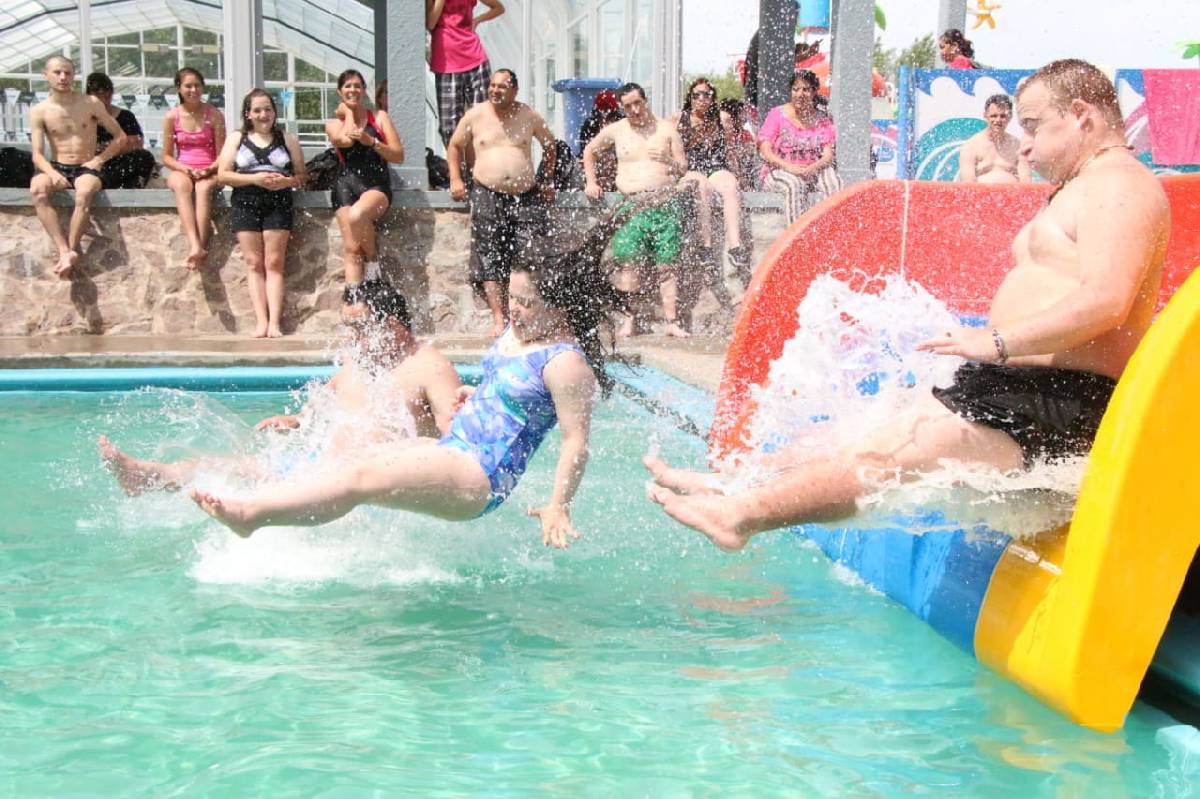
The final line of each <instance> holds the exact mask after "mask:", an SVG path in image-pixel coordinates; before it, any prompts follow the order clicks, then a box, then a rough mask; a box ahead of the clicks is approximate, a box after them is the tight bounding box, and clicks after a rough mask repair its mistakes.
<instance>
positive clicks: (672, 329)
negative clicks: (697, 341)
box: [662, 319, 692, 338]
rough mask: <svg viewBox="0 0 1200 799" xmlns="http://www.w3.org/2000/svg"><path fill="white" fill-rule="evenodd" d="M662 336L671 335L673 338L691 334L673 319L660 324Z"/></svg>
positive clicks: (685, 336)
mask: <svg viewBox="0 0 1200 799" xmlns="http://www.w3.org/2000/svg"><path fill="white" fill-rule="evenodd" d="M662 333H663V335H664V336H672V337H673V338H691V337H692V334H691V333H689V332H687V331H686V330H684V329H683V328H682V327H680V326H679V323H678V322H676V321H675V320H674V319H672V320H671V321H669V322H667V323H666V324H664V325H663V326H662Z"/></svg>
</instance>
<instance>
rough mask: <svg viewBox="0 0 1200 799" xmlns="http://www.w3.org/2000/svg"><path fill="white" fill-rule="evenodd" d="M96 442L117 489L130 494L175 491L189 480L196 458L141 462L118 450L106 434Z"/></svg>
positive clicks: (194, 469) (194, 467)
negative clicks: (115, 481) (193, 459)
mask: <svg viewBox="0 0 1200 799" xmlns="http://www.w3.org/2000/svg"><path fill="white" fill-rule="evenodd" d="M97 443H98V444H99V446H100V460H102V461H104V465H105V466H106V467H107V468H108V470H109V471H110V472H112V473H113V476H114V477H116V478H117V483H118V484H119V485H120V486H121V490H122V491H124V492H125V493H126V494H128V495H129V496H131V497H134V496H137V495H138V494H141V493H142V492H143V491H153V490H161V491H178V490H179V489H180V488H181V487H182V486H183V485H184V484H185V483H187V482H188V481H189V480H191V479H192V476H193V475H194V474H195V471H196V461H192V460H187V461H180V462H179V463H160V462H158V461H143V460H138V459H137V458H131V457H129V456H128V455H126V454H125V453H124V452H121V450H119V449H117V447H116V445H115V444H113V443H112V442H111V441H109V440H108V437H107V436H100V439H99V441H98V442H97Z"/></svg>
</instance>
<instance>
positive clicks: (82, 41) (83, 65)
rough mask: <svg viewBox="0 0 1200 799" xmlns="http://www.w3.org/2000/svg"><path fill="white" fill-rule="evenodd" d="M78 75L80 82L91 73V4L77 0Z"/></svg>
mask: <svg viewBox="0 0 1200 799" xmlns="http://www.w3.org/2000/svg"><path fill="white" fill-rule="evenodd" d="M78 69H79V74H78V75H77V76H76V77H78V78H79V79H80V82H84V81H86V80H87V76H88V75H90V74H91V73H92V4H91V0H79V65H78Z"/></svg>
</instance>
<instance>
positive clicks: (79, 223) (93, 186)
mask: <svg viewBox="0 0 1200 799" xmlns="http://www.w3.org/2000/svg"><path fill="white" fill-rule="evenodd" d="M102 188H104V184H103V183H101V182H100V178H98V177H96V176H95V175H80V176H79V177H78V178H76V179H75V210H74V211H73V212H72V213H71V224H70V230H69V232H68V233H67V248H68V250H67V251H68V253H69V255H70V259H69V260H70V262H71V267H72V268H73V267H74V266H75V264H76V262H77V261H78V260H79V243H80V242H81V241H82V240H83V231H84V230H86V229H87V226H88V221H89V220H90V219H91V217H92V202H93V201H94V200H95V199H96V195H97V194H98V193H99V192H100V189H102Z"/></svg>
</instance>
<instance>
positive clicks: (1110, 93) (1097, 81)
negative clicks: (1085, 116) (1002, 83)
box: [1017, 58, 1125, 128]
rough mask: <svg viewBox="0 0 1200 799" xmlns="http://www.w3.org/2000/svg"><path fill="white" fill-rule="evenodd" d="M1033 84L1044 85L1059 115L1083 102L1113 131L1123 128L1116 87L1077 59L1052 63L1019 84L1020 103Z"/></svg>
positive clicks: (1105, 76) (1018, 95) (1018, 96)
mask: <svg viewBox="0 0 1200 799" xmlns="http://www.w3.org/2000/svg"><path fill="white" fill-rule="evenodd" d="M1035 83H1041V84H1043V85H1045V87H1046V88H1047V89H1048V90H1049V91H1050V96H1051V98H1052V100H1053V102H1054V105H1055V107H1056V108H1058V110H1060V111H1063V112H1066V110H1067V109H1068V108H1069V107H1070V105H1071V101H1072V100H1082V101H1083V102H1085V103H1087V104H1088V105H1092V106H1095V107H1096V108H1097V109H1098V110H1099V111H1100V113H1102V114H1104V118H1105V119H1106V120H1108V124H1109V125H1110V126H1112V127H1113V128H1124V126H1125V123H1124V119H1123V118H1122V116H1121V106H1120V104H1118V102H1117V90H1116V87H1115V86H1113V82H1112V81H1111V80H1109V79H1108V76H1107V75H1105V74H1104V73H1103V72H1101V71H1100V70H1099V69H1098V68H1097V67H1095V66H1093V65H1092V64H1089V63H1088V62H1087V61H1083V60H1081V59H1078V58H1063V59H1060V60H1058V61H1051V62H1050V63H1049V64H1047V65H1046V66H1044V67H1042V68H1041V69H1039V70H1038V71H1037V72H1035V73H1033V74H1032V75H1030V76H1029V77H1028V78H1026V79H1025V81H1024V82H1022V83H1021V85H1020V87H1019V88H1018V89H1017V99H1018V100H1020V99H1021V94H1022V93H1023V92H1024V91H1025V90H1026V89H1028V88H1029V87H1030V86H1032V85H1033V84H1035Z"/></svg>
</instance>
